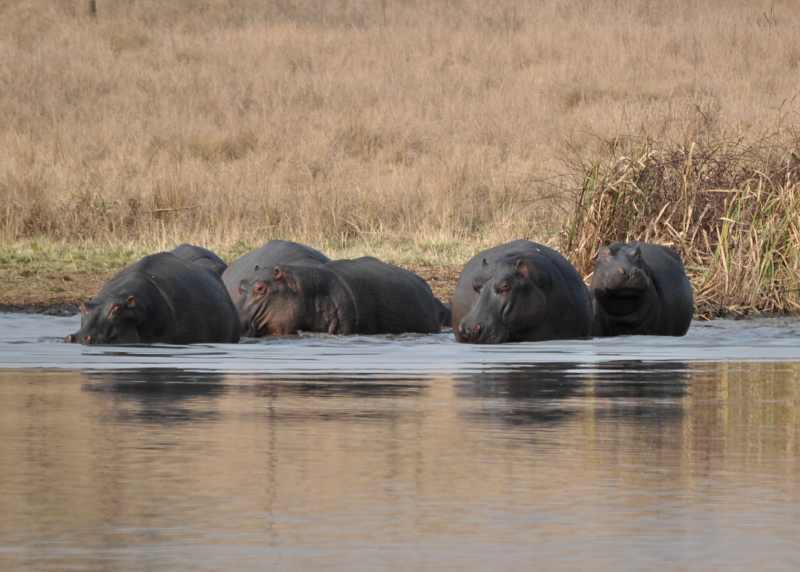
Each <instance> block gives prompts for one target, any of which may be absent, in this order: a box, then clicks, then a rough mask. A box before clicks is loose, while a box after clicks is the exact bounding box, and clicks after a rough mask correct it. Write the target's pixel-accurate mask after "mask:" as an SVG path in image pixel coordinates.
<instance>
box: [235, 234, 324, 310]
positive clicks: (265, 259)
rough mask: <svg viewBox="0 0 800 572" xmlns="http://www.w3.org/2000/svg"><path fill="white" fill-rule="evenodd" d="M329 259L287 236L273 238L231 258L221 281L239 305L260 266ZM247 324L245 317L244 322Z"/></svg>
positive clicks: (317, 261)
mask: <svg viewBox="0 0 800 572" xmlns="http://www.w3.org/2000/svg"><path fill="white" fill-rule="evenodd" d="M329 260H330V259H329V258H328V257H327V256H325V255H324V254H322V253H321V252H319V251H318V250H314V249H313V248H311V247H310V246H306V245H304V244H298V243H296V242H290V241H288V240H270V241H269V242H266V243H264V244H263V245H262V246H261V247H260V248H257V249H255V250H253V251H251V252H248V253H247V254H245V255H244V256H241V257H239V258H237V259H236V260H234V261H233V262H231V263H230V264H229V265H228V269H227V270H225V272H223V274H222V281H223V282H224V283H225V288H227V289H228V294H230V297H231V300H233V304H234V306H236V307H237V308H238V307H239V306H240V304H241V299H242V292H243V291H246V290H247V288H248V284H249V283H250V281H252V279H253V276H254V274H255V273H256V272H257V271H258V270H260V269H262V268H266V269H268V270H271V269H272V267H273V266H275V265H276V264H324V263H326V262H328V261H329ZM244 324H245V322H244V321H243V322H242V325H244Z"/></svg>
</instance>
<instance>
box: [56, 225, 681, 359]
mask: <svg viewBox="0 0 800 572" xmlns="http://www.w3.org/2000/svg"><path fill="white" fill-rule="evenodd" d="M693 310H694V302H693V294H692V286H691V284H690V283H689V280H688V278H687V276H686V272H685V270H684V267H683V263H682V262H681V259H680V256H679V255H678V254H677V253H676V252H675V251H673V250H672V249H670V248H667V247H664V246H659V245H654V244H647V243H641V242H631V243H614V244H611V245H608V246H603V247H602V248H600V250H599V251H598V253H597V256H596V257H595V261H594V272H593V274H592V278H591V283H590V286H589V287H587V286H586V284H585V283H584V282H583V280H582V278H581V276H580V274H578V272H577V270H575V268H574V267H573V266H572V264H570V262H569V261H568V260H567V259H566V258H564V257H563V256H562V255H561V254H559V253H558V252H557V251H555V250H553V249H552V248H549V247H547V246H544V245H542V244H537V243H535V242H531V241H528V240H516V241H513V242H509V243H507V244H503V245H500V246H496V247H494V248H490V249H488V250H485V251H483V252H481V253H479V254H477V255H476V256H475V257H473V258H472V259H471V260H470V261H469V262H467V264H466V266H465V267H464V270H463V271H462V273H461V276H460V278H459V280H458V284H457V286H456V290H455V293H454V295H453V299H452V304H451V305H450V306H446V305H445V304H443V303H442V302H441V301H440V300H438V299H437V298H436V297H435V296H434V295H433V292H432V290H431V288H430V286H429V285H428V284H427V283H426V282H425V281H424V280H423V279H422V278H421V277H420V276H418V275H416V274H414V273H413V272H410V271H408V270H405V269H403V268H399V267H397V266H394V265H391V264H387V263H385V262H382V261H380V260H378V259H376V258H372V257H362V258H356V259H353V260H330V259H329V258H328V257H327V256H325V255H324V254H322V253H321V252H319V251H317V250H315V249H313V248H310V247H308V246H305V245H302V244H298V243H295V242H289V241H284V240H271V241H269V242H267V243H266V244H264V245H263V246H261V247H260V248H258V249H256V250H253V251H252V252H249V253H248V254H245V255H244V256H242V257H240V258H238V259H237V260H235V261H233V262H231V264H230V265H226V263H225V262H224V261H223V260H222V259H221V258H220V257H219V256H217V255H216V254H214V253H213V252H211V251H210V250H207V249H205V248H201V247H199V246H194V245H190V244H182V245H180V246H178V247H177V248H175V249H174V250H172V251H170V252H160V253H157V254H151V255H149V256H145V257H144V258H142V259H141V260H139V261H137V262H135V263H133V264H131V265H130V266H127V267H126V268H124V269H123V270H121V271H120V272H119V273H118V274H117V275H116V276H114V277H113V278H112V279H111V280H109V281H108V283H106V284H105V285H104V286H103V288H102V289H101V290H100V292H98V294H97V295H96V296H95V297H94V298H93V299H92V300H91V301H90V302H88V303H86V304H82V305H81V307H80V312H81V326H80V329H79V330H78V331H77V332H76V333H74V334H72V335H70V336H67V341H69V342H76V343H82V344H131V343H169V344H189V343H235V342H238V341H239V338H240V337H241V336H248V337H263V336H275V335H279V336H286V335H293V334H297V333H298V332H301V331H302V332H322V333H327V334H334V335H348V334H400V333H406V332H413V333H434V332H439V331H441V330H442V329H443V328H447V327H450V326H452V328H453V333H454V335H455V338H456V340H457V341H459V342H465V343H482V344H498V343H505V342H518V341H542V340H552V339H569V338H589V337H591V336H618V335H665V336H682V335H684V334H685V333H686V332H687V330H688V329H689V323H690V322H691V319H692V313H693Z"/></svg>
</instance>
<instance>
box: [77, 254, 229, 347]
mask: <svg viewBox="0 0 800 572" xmlns="http://www.w3.org/2000/svg"><path fill="white" fill-rule="evenodd" d="M239 331H240V326H239V318H238V316H237V315H236V308H234V307H233V304H232V303H231V301H230V297H229V296H228V293H227V292H226V291H225V287H224V286H223V284H222V281H221V280H220V279H219V278H218V277H216V276H215V275H213V274H212V273H210V272H208V270H206V269H204V268H202V267H200V266H197V265H195V264H193V263H191V262H186V261H185V260H183V259H181V258H178V257H177V256H175V255H173V254H171V253H169V252H161V253H158V254H152V255H150V256H145V257H144V258H142V259H141V260H139V261H138V262H136V263H134V264H132V265H130V266H128V267H127V268H124V269H123V270H122V271H120V272H119V274H117V275H116V276H114V277H113V278H112V279H111V280H109V281H108V282H107V283H106V284H105V286H103V288H102V289H101V290H100V292H99V293H98V294H97V296H95V297H94V298H93V299H92V301H90V302H89V303H88V304H86V305H82V306H81V328H80V330H78V332H76V333H75V334H73V335H71V336H68V338H67V340H68V341H71V342H80V343H84V344H132V343H146V344H149V343H168V344H190V343H215V342H237V341H238V340H239Z"/></svg>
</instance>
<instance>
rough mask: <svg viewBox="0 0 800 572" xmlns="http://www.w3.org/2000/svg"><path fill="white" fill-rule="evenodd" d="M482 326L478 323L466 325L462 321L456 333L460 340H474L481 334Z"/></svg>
mask: <svg viewBox="0 0 800 572" xmlns="http://www.w3.org/2000/svg"><path fill="white" fill-rule="evenodd" d="M481 330H482V326H481V325H480V324H478V323H476V324H472V325H468V324H465V323H464V321H462V322H461V324H459V326H458V335H459V337H460V338H461V340H462V341H465V342H475V341H477V340H478V338H479V337H480V335H481Z"/></svg>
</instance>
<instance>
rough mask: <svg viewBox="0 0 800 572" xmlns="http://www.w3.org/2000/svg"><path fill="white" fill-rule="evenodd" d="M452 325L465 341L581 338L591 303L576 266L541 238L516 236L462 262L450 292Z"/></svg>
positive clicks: (589, 329) (588, 324)
mask: <svg viewBox="0 0 800 572" xmlns="http://www.w3.org/2000/svg"><path fill="white" fill-rule="evenodd" d="M452 309H453V331H454V334H455V337H456V340H458V341H459V342H466V343H479V344H499V343H504V342H521V341H543V340H552V339H565V338H587V337H589V336H591V333H592V303H591V297H590V295H589V291H588V289H587V288H586V285H585V284H584V283H583V280H581V277H580V275H579V274H578V272H577V270H575V268H574V267H573V266H572V264H570V263H569V262H568V261H567V259H566V258H564V257H563V256H562V255H561V254H559V253H558V252H556V251H555V250H553V249H552V248H548V247H547V246H544V245H542V244H537V243H535V242H530V241H528V240H516V241H513V242H509V243H506V244H502V245H500V246H496V247H494V248H490V249H488V250H485V251H483V252H481V253H479V254H478V255H477V256H475V257H473V258H472V259H471V260H470V261H469V262H467V264H466V266H465V267H464V270H463V272H462V273H461V277H460V278H459V280H458V284H457V285H456V291H455V294H454V295H453V304H452Z"/></svg>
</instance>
